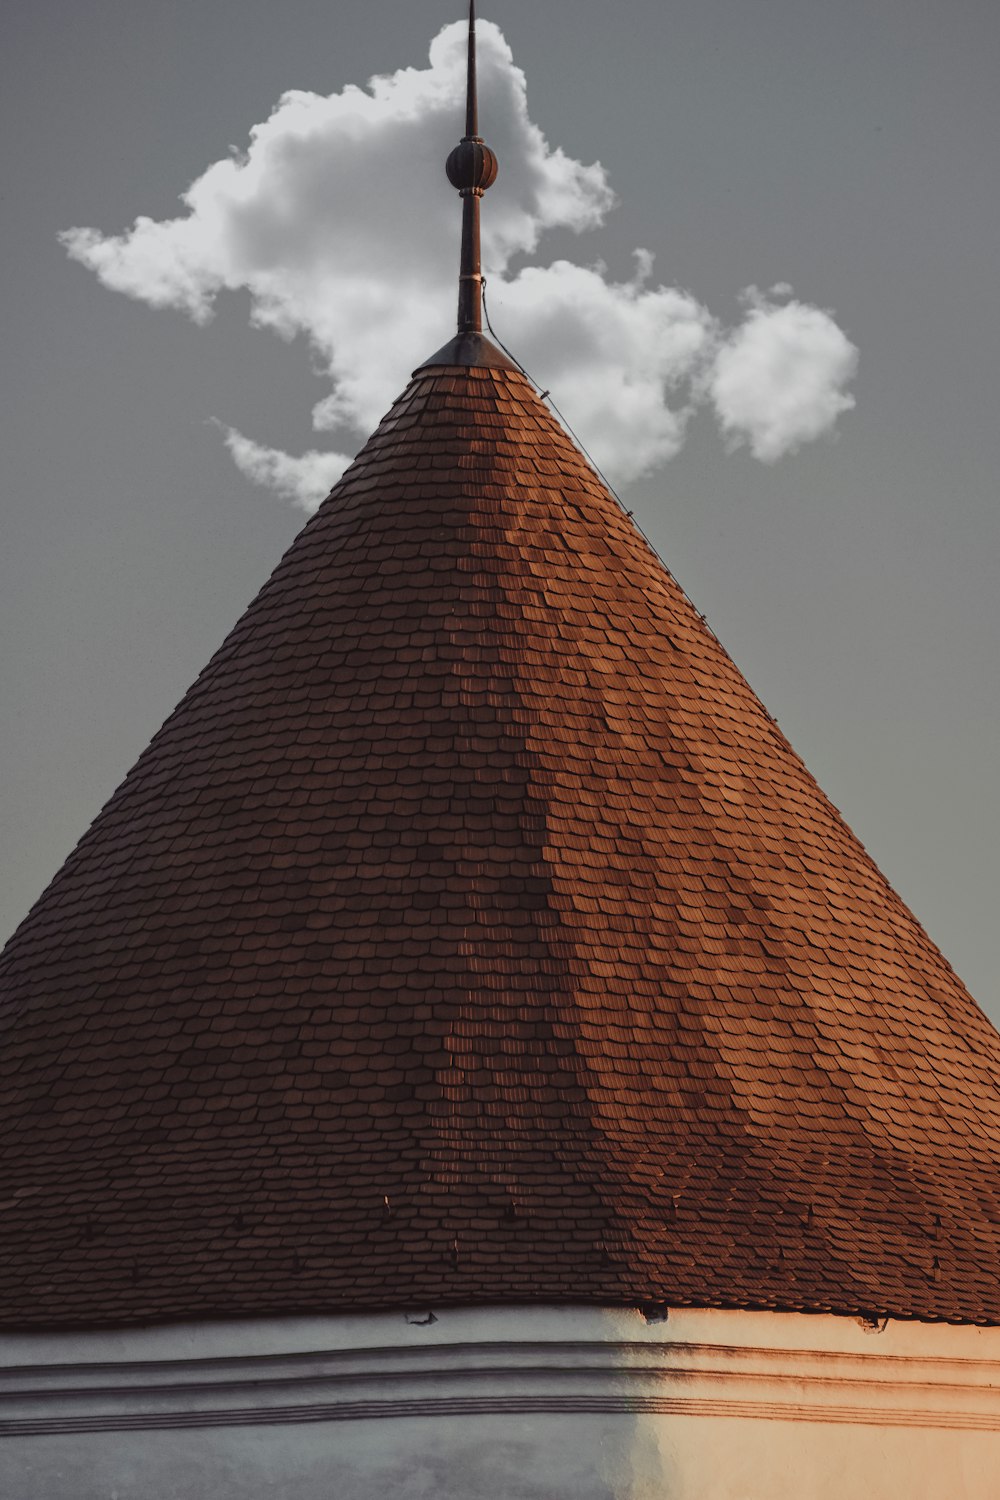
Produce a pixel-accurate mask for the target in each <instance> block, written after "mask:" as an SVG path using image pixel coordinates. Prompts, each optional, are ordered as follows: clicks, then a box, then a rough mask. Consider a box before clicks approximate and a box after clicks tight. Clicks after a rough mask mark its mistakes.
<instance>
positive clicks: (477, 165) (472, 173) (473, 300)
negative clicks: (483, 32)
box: [446, 0, 497, 333]
mask: <svg viewBox="0 0 1000 1500" xmlns="http://www.w3.org/2000/svg"><path fill="white" fill-rule="evenodd" d="M446 171H447V173H448V181H449V182H450V183H451V185H452V187H453V188H457V189H458V192H459V193H460V195H461V198H462V262H461V268H460V271H459V277H458V331H459V333H481V332H482V329H483V273H482V265H481V261H480V251H479V200H480V198H481V197H482V196H483V194H484V193H485V191H486V189H487V188H488V187H490V186H491V185H492V184H493V183H494V182H495V181H496V175H497V159H496V157H495V156H494V154H493V152H492V151H491V150H490V148H489V146H487V145H485V144H484V143H483V139H482V137H481V136H480V134H479V100H478V97H477V90H476V4H475V0H469V70H468V83H467V86H466V94H465V134H464V136H463V137H462V140H461V142H460V144H459V145H457V146H456V147H455V149H454V151H452V153H451V155H450V156H449V157H448V162H447V166H446Z"/></svg>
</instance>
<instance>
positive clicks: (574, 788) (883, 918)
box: [0, 364, 1000, 1326]
mask: <svg viewBox="0 0 1000 1500" xmlns="http://www.w3.org/2000/svg"><path fill="white" fill-rule="evenodd" d="M0 978H2V993H3V1006H4V1014H5V1040H4V1043H3V1051H2V1064H0V1067H2V1082H0V1100H2V1104H0V1112H2V1131H3V1141H4V1151H3V1157H2V1163H0V1177H2V1187H0V1204H2V1207H3V1223H4V1230H3V1234H2V1236H0V1291H2V1305H0V1317H2V1320H3V1322H5V1323H6V1324H7V1325H8V1326H10V1325H18V1326H25V1325H32V1324H36V1325H41V1324H72V1323H76V1322H87V1323H106V1324H111V1323H115V1322H128V1321H134V1320H150V1319H169V1318H182V1317H183V1318H191V1317H204V1316H229V1315H237V1314H254V1315H257V1314H265V1313H278V1312H290V1311H296V1310H312V1311H334V1310H346V1309H357V1308H362V1307H364V1308H379V1307H381V1308H388V1307H413V1306H420V1305H426V1304H428V1303H430V1304H432V1305H433V1304H438V1303H461V1302H466V1303H469V1302H477V1303H479V1302H497V1301H504V1300H507V1301H519V1302H520V1301H526V1300H531V1299H543V1300H546V1301H549V1302H552V1301H566V1302H581V1301H592V1302H611V1303H633V1304H634V1303H644V1302H647V1301H652V1302H664V1303H667V1304H674V1305H677V1304H695V1305H701V1306H712V1305H725V1306H730V1307H767V1308H778V1309H805V1310H827V1311H834V1312H841V1313H870V1314H871V1313H880V1314H892V1315H894V1316H902V1317H918V1318H925V1319H935V1318H946V1319H954V1320H963V1321H987V1322H990V1321H993V1322H995V1321H1000V1280H998V1275H997V1267H998V1264H1000V1163H998V1156H1000V1151H998V1139H1000V1136H998V1129H997V1127H998V1124H1000V1089H998V1081H1000V1038H998V1036H997V1034H996V1032H994V1030H993V1029H992V1027H991V1026H990V1025H989V1023H988V1022H987V1021H986V1019H985V1018H984V1017H983V1015H982V1014H981V1012H980V1011H979V1010H978V1009H977V1008H976V1006H975V1004H974V1003H973V1001H972V1000H971V999H970V998H969V997H968V995H967V994H966V992H965V990H964V989H963V987H962V985H961V984H960V982H959V981H958V979H957V978H956V977H955V975H954V974H953V973H952V971H951V969H950V968H949V967H948V965H947V963H946V962H945V961H944V959H943V958H942V957H941V955H940V954H939V953H938V951H937V950H936V949H935V948H934V946H933V945H932V943H931V942H930V941H929V940H928V938H927V937H926V935H925V934H924V932H923V931H922V929H921V928H920V926H919V925H918V923H917V922H916V920H915V919H914V918H913V917H912V916H911V914H910V913H909V912H908V911H907V909H906V908H905V906H904V905H903V903H902V902H901V901H900V899H899V898H898V897H897V896H896V895H895V894H894V892H893V891H892V890H891V889H890V887H889V886H888V885H887V883H886V881H885V880H884V879H883V877H882V876H881V875H880V874H879V872H878V870H877V869H876V868H875V866H874V864H873V863H872V861H871V859H870V858H869V857H868V855H867V854H866V853H865V850H864V849H863V848H862V846H861V845H860V844H859V842H858V841H857V839H856V838H855V837H854V836H853V834H852V833H851V832H850V830H849V829H848V828H847V827H846V826H845V824H844V822H843V821H842V819H841V818H840V816H839V815H838V813H837V811H836V810H835V808H834V807H833V806H832V805H831V804H830V802H829V801H828V800H827V799H826V798H825V797H824V795H823V794H822V792H821V791H820V790H819V789H818V787H817V786H816V784H815V782H814V781H813V780H812V778H811V777H810V775H809V773H808V772H807V771H806V770H805V768H804V766H803V765H802V763H801V762H800V761H799V759H798V758H797V756H796V755H795V754H794V752H793V751H792V749H791V748H790V747H789V745H788V743H787V742H786V740H785V739H784V738H783V736H782V734H781V732H780V730H779V729H778V728H777V726H776V725H775V723H774V721H773V720H772V719H771V718H770V717H769V715H768V714H767V712H766V711H765V710H764V709H763V707H762V706H761V704H760V703H759V702H758V701H757V699H756V698H755V697H754V695H753V693H752V692H751V690H750V688H749V687H748V685H747V683H746V682H745V681H744V679H743V678H742V676H741V675H740V673H739V671H738V670H737V669H736V667H735V666H734V664H733V663H732V661H731V660H730V659H729V657H728V656H727V655H726V653H725V651H724V650H723V649H722V647H721V646H720V645H719V643H718V641H717V640H716V639H715V638H714V636H713V635H712V634H711V633H710V631H709V630H708V629H707V628H706V626H705V624H704V623H703V621H702V620H701V618H700V617H699V615H698V614H697V612H696V611H695V610H694V608H693V607H692V605H691V604H690V603H689V601H688V600H687V599H686V597H685V596H684V594H683V593H682V592H681V590H680V589H679V588H678V587H677V585H676V584H675V582H674V581H673V579H672V578H671V576H670V575H669V573H668V572H667V571H666V570H665V568H664V567H663V566H662V564H661V563H660V562H659V561H658V559H657V558H656V557H655V555H654V554H653V553H652V551H651V550H650V548H649V547H648V545H647V544H646V542H645V541H644V540H643V539H642V537H641V536H640V535H639V534H638V532H637V531H636V530H635V529H634V527H633V525H632V524H631V522H630V521H629V520H628V518H627V517H626V516H625V515H624V514H623V512H622V511H621V509H620V508H619V507H618V505H617V504H616V503H615V501H614V500H613V498H612V497H611V495H610V494H609V493H608V492H607V491H606V489H605V488H604V487H603V485H602V484H601V483H600V482H599V480H598V479H597V477H596V476H595V474H594V473H593V471H592V470H591V468H590V467H589V466H588V464H587V463H586V462H585V461H584V459H583V458H582V456H581V455H580V454H579V452H578V451H577V450H576V449H575V447H574V446H573V445H572V443H571V442H570V441H569V439H568V438H567V437H566V435H565V434H564V432H563V431H562V429H561V428H560V427H559V426H558V424H557V423H556V422H555V421H554V419H553V418H552V416H551V415H550V413H549V412H548V410H547V409H546V407H545V406H544V405H543V404H542V402H541V401H540V400H539V399H538V398H537V396H536V395H535V393H534V392H533V390H532V389H531V387H530V385H529V384H528V382H527V381H526V380H525V379H524V377H523V376H522V375H521V374H520V373H518V372H517V371H516V370H514V369H511V368H503V367H489V366H480V367H474V366H471V367H470V366H469V365H461V366H456V367H449V366H447V365H441V364H437V365H431V366H430V367H428V368H423V369H421V370H419V371H418V372H417V373H416V375H415V377H414V379H413V381H412V383H411V384H410V385H409V386H408V388H407V389H406V391H405V392H404V394H403V395H402V397H401V398H400V399H399V400H398V401H397V403H396V404H395V405H394V406H393V408H392V410H391V411H390V413H389V415H388V416H387V417H386V418H385V420H384V421H383V422H382V424H381V426H380V427H379V428H378V430H377V431H376V433H375V434H374V436H373V437H372V438H371V440H370V441H369V443H368V444H367V446H366V447H365V448H364V450H363V451H362V453H361V454H360V456H359V457H358V459H357V461H356V462H355V463H354V465H353V467H352V468H351V469H349V470H348V472H347V474H346V475H345V476H344V478H343V479H342V480H341V482H340V483H339V484H338V485H337V487H336V488H335V489H334V491H333V493H332V495H331V496H330V498H329V499H328V500H327V501H326V503H325V504H324V505H323V507H322V508H321V509H320V511H319V512H318V514H317V515H316V516H315V517H314V518H313V519H312V520H311V521H310V522H309V523H308V525H307V526H306V527H305V529H304V530H303V531H302V533H301V534H300V536H299V537H298V539H297V540H296V541H295V543H294V544H293V546H292V547H291V549H290V550H289V552H288V553H287V554H286V556H285V557H284V559H283V560H282V562H281V563H280V565H279V567H278V568H277V570H276V572H275V573H274V575H273V576H272V578H271V579H270V581H269V582H268V583H267V584H266V585H265V587H264V588H263V589H262V591H261V593H260V594H259V595H258V597H257V598H256V599H255V601H254V602H253V604H252V605H251V606H250V608H249V609H248V610H247V612H246V614H245V615H244V616H243V618H242V620H241V621H240V622H239V624H238V625H237V626H236V628H235V630H234V631H233V632H232V634H231V635H230V636H229V638H228V639H227V640H226V642H225V643H224V644H223V646H222V647H221V649H220V650H219V651H218V653H217V654H216V655H215V657H214V658H213V659H212V661H211V662H210V663H209V665H208V667H207V668H206V669H205V671H204V672H203V673H202V675H201V676H200V677H199V679H198V680H197V682H196V683H195V684H194V686H193V687H192V688H191V690H190V692H189V693H188V694H187V696H186V697H185V698H184V699H183V701H182V702H181V704H180V705H179V707H178V708H177V709H176V710H175V712H174V713H173V714H172V716H171V717H170V718H169V719H168V721H167V723H166V724H165V725H164V727H163V728H162V729H161V730H160V732H159V734H158V735H157V736H156V738H155V739H154V740H153V742H152V744H151V745H150V747H149V749H148V750H147V751H146V752H145V754H144V755H143V756H142V757H141V759H140V760H139V762H138V764H137V765H136V767H135V768H134V770H133V771H132V772H131V774H130V775H129V776H128V778H127V779H126V781H125V782H124V783H123V785H122V786H121V787H120V788H119V790H118V791H117V792H116V794H115V795H114V797H113V798H112V799H111V801H110V802H109V804H108V805H107V807H106V808H105V809H104V811H103V812H102V813H101V815H100V816H99V818H98V819H97V821H96V822H95V824H94V825H93V827H92V828H91V829H90V831H89V833H88V834H87V835H86V836H85V838H84V839H83V840H82V842H81V843H80V845H79V846H78V848H77V849H76V851H75V852H74V853H73V854H72V855H71V857H70V859H69V860H68V861H67V863H66V865H65V866H64V868H63V869H62V870H61V871H60V873H59V874H58V876H57V877H56V879H55V880H54V881H53V883H52V885H51V886H50V887H49V889H48V890H47V891H46V892H45V894H44V895H43V896H42V898H41V899H40V900H39V902H38V904H37V905H36V907H35V908H34V910H33V911H32V912H31V914H30V916H29V917H28V918H27V920H26V921H25V922H24V924H23V925H22V926H21V928H20V929H19V931H18V932H17V933H16V935H15V936H14V938H13V939H12V941H11V943H10V945H9V946H8V949H7V951H6V954H5V956H4V958H3V960H2V970H0Z"/></svg>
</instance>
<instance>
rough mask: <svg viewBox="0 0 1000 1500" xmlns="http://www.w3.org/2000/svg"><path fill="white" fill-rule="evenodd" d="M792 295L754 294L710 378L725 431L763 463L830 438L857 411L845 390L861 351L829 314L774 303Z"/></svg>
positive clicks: (779, 290)
mask: <svg viewBox="0 0 1000 1500" xmlns="http://www.w3.org/2000/svg"><path fill="white" fill-rule="evenodd" d="M790 292H791V287H789V286H787V285H785V284H784V283H782V284H781V285H779V286H776V287H773V288H772V291H771V294H770V296H767V297H763V296H761V295H760V294H759V293H758V292H757V291H756V288H754V287H750V288H749V289H748V291H747V293H746V294H745V295H746V296H747V298H748V300H749V302H750V311H749V313H748V314H747V317H746V320H745V321H744V322H743V323H742V324H741V325H740V327H739V328H737V329H735V330H734V331H733V332H732V333H730V334H729V335H728V336H727V337H726V338H725V339H724V341H723V343H722V345H721V347H720V349H719V351H718V353H717V354H716V357H715V361H714V363H713V365H712V368H711V372H710V375H709V378H708V388H709V391H710V394H711V400H712V404H713V405H714V407H715V411H716V415H717V416H718V419H719V423H720V425H721V427H722V430H723V432H725V433H726V434H727V435H728V436H729V437H730V439H731V440H732V442H733V443H734V444H736V445H738V444H740V443H748V444H749V445H750V451H751V453H752V454H753V456H754V458H759V459H761V460H762V462H764V463H774V461H775V460H776V459H778V458H780V457H781V456H782V454H784V453H791V452H794V451H795V449H796V448H799V447H801V446H802V444H803V443H808V442H811V441H812V439H813V438H817V437H820V436H821V435H822V434H823V433H825V432H830V431H832V430H833V427H834V425H835V423H836V421H837V418H838V417H839V416H840V414H841V413H842V412H845V411H850V410H851V408H852V407H853V405H854V397H853V396H850V395H848V394H847V392H846V390H845V387H846V386H847V385H848V383H849V382H850V381H851V380H852V379H853V377H854V372H855V370H856V368H857V362H858V351H857V349H855V347H854V345H853V344H852V343H851V342H850V340H849V339H848V338H847V336H846V335H845V334H844V333H843V332H842V331H841V329H840V328H838V327H837V324H836V323H835V322H834V321H833V318H832V317H831V316H830V314H829V313H825V312H822V311H821V310H820V309H819V308H818V307H807V306H806V305H805V304H804V303H802V302H797V301H795V300H791V301H787V302H783V303H779V302H777V301H776V300H774V299H775V297H776V296H779V295H780V296H788V295H789V294H790Z"/></svg>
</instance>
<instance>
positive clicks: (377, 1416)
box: [0, 1395, 1000, 1438]
mask: <svg viewBox="0 0 1000 1500" xmlns="http://www.w3.org/2000/svg"><path fill="white" fill-rule="evenodd" d="M605 1413H607V1414H622V1415H631V1414H640V1413H648V1414H653V1415H669V1416H682V1417H713V1418H716V1419H719V1418H731V1417H738V1418H744V1419H747V1420H753V1421H768V1422H823V1423H828V1422H839V1423H846V1424H849V1425H860V1426H874V1427H939V1428H940V1427H943V1428H947V1429H949V1430H959V1431H978V1432H996V1431H1000V1413H995V1414H994V1413H977V1412H963V1411H917V1410H912V1409H910V1410H908V1409H905V1408H894V1407H882V1408H872V1407H870V1406H829V1407H822V1406H814V1405H803V1404H796V1403H794V1402H781V1401H752V1400H732V1399H729V1400H726V1399H718V1398H705V1397H696V1396H692V1397H684V1396H638V1395H637V1396H611V1395H607V1396H554V1395H548V1396H546V1395H539V1396H499V1395H496V1396H481V1397H464V1396H432V1397H425V1398H423V1399H413V1398H410V1399H399V1400H386V1401H341V1402H317V1403H316V1404H313V1405H308V1406H273V1407H242V1408H230V1409H227V1410H224V1411H175V1412H136V1413H126V1412H111V1413H94V1414H90V1415H81V1416H78V1417H73V1416H69V1415H62V1416H55V1415H53V1416H51V1417H22V1418H8V1419H6V1420H3V1421H0V1437H8V1438H16V1437H40V1436H57V1435H59V1434H65V1433H89V1432H94V1433H100V1432H135V1431H142V1432H145V1431H164V1430H170V1429H173V1428H205V1427H251V1426H254V1427H256V1426H273V1425H279V1426H286V1425H289V1424H301V1423H305V1422H361V1421H373V1420H386V1419H391V1418H403V1417H436V1418H444V1417H456V1416H505V1415H506V1416H531V1415H536V1416H537V1415H559V1416H567V1415H574V1414H579V1415H595V1414H598V1415H600V1414H605Z"/></svg>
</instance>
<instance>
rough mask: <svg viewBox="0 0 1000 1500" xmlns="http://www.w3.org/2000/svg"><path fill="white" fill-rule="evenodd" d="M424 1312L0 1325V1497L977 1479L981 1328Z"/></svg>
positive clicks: (323, 1495) (697, 1315)
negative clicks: (96, 1327) (46, 1327)
mask: <svg viewBox="0 0 1000 1500" xmlns="http://www.w3.org/2000/svg"><path fill="white" fill-rule="evenodd" d="M431 1311H432V1310H431V1309H415V1310H413V1311H411V1312H409V1313H403V1312H400V1313H399V1314H377V1315H372V1316H368V1317H346V1318H326V1319H323V1318H310V1319H278V1320H273V1321H267V1322H257V1323H238V1324H217V1325H206V1326H196V1325H191V1326H184V1327H176V1328H161V1329H148V1330H131V1331H127V1332H121V1333H91V1334H84V1335H81V1334H75V1335H16V1336H7V1337H4V1336H0V1497H2V1500H237V1497H239V1500H258V1497H261V1500H263V1497H269V1500H270V1497H275V1500H276V1497H282V1500H284V1497H286V1496H287V1497H289V1500H292V1497H295V1500H375V1497H378V1500H397V1497H398V1500H403V1497H405V1500H536V1497H537V1500H541V1497H546V1500H551V1497H560V1500H564V1497H565V1500H570V1497H572V1500H854V1497H857V1500H932V1497H933V1500H998V1497H1000V1329H976V1328H951V1327H948V1326H945V1325H926V1324H914V1323H891V1324H889V1325H888V1326H887V1327H886V1328H885V1329H884V1330H881V1331H872V1330H869V1329H866V1328H865V1327H863V1326H862V1324H860V1323H859V1322H858V1321H856V1320H854V1319H850V1318H832V1317H804V1316H799V1315H796V1314H772V1313H748V1312H720V1311H692V1310H677V1311H672V1312H671V1313H670V1315H669V1317H668V1318H667V1320H666V1321H655V1322H647V1320H646V1318H645V1317H644V1316H643V1315H642V1314H641V1313H639V1312H637V1311H629V1310H622V1309H618V1310H602V1309H598V1308H572V1307H570V1308H565V1307H562V1308H546V1307H531V1308H495V1309H461V1310H456V1309H435V1310H433V1311H434V1313H435V1320H434V1321H433V1322H431V1321H429V1320H427V1319H428V1314H429V1313H430V1312H431Z"/></svg>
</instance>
